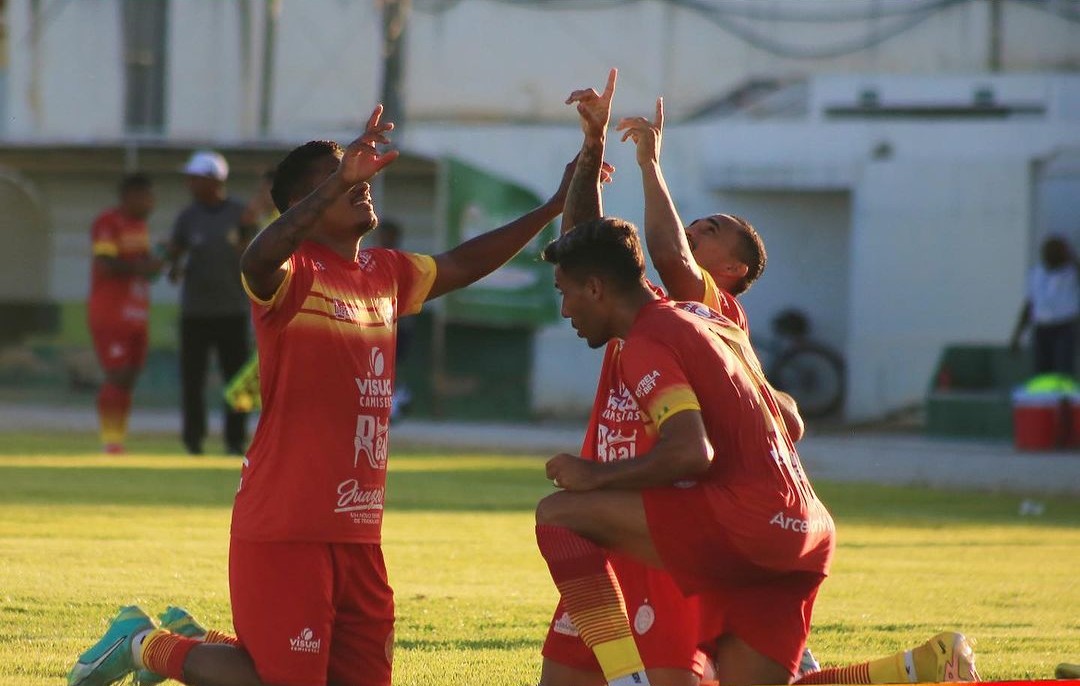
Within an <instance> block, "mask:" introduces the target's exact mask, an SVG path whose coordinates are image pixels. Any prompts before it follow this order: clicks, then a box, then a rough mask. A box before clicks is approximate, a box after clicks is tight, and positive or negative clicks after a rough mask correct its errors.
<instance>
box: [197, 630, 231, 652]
mask: <svg viewBox="0 0 1080 686" xmlns="http://www.w3.org/2000/svg"><path fill="white" fill-rule="evenodd" d="M202 641H203V643H212V644H214V645H227V646H232V647H234V648H239V647H240V639H238V638H237V637H236V636H230V635H229V634H223V633H221V632H220V631H218V630H216V629H210V630H208V631H207V632H206V635H205V636H203V639H202Z"/></svg>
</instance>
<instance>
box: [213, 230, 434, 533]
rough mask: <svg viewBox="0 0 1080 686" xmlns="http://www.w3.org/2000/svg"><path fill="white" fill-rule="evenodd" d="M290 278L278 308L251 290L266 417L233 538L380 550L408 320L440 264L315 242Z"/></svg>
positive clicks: (302, 251) (304, 247)
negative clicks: (397, 357) (344, 252)
mask: <svg viewBox="0 0 1080 686" xmlns="http://www.w3.org/2000/svg"><path fill="white" fill-rule="evenodd" d="M286 268H287V273H286V276H285V280H284V281H283V282H282V284H281V286H280V287H279V288H278V290H277V292H276V293H275V294H274V295H273V296H272V297H271V298H270V300H260V299H259V298H257V297H255V296H254V295H253V294H252V293H251V291H250V289H249V290H248V295H249V297H250V298H251V299H252V300H253V301H254V302H253V305H252V311H253V318H254V322H255V337H256V342H257V344H258V350H259V379H260V385H261V394H262V407H263V409H262V415H261V417H260V419H259V426H258V429H257V430H256V432H255V437H254V439H253V440H252V443H251V447H250V448H249V449H248V452H247V457H246V458H245V460H244V469H243V472H242V475H241V482H240V489H239V490H238V491H237V494H236V502H235V504H234V506H233V520H232V534H233V536H234V537H236V538H239V539H245V540H255V541H307V542H333V543H379V542H380V541H381V536H382V516H383V502H384V497H385V495H384V494H385V488H386V461H387V450H388V437H389V436H388V429H389V426H390V404H391V398H392V397H393V393H394V391H393V385H394V349H395V343H396V338H397V320H398V317H399V316H401V315H406V314H412V313H415V312H418V311H419V310H420V307H421V306H422V305H423V303H424V300H425V299H426V298H427V295H428V293H429V292H430V290H431V285H432V283H433V282H434V279H435V262H434V260H433V259H432V258H431V257H428V256H426V255H415V254H411V253H404V252H399V251H396V250H384V249H381V248H376V249H372V250H363V251H361V252H360V253H359V255H358V256H357V259H356V261H350V260H346V259H344V258H342V257H341V256H340V255H338V254H337V253H335V252H333V251H332V250H330V249H329V248H326V247H324V246H322V245H319V244H318V243H315V242H312V241H305V242H303V243H302V244H301V245H300V247H299V248H298V249H297V250H296V252H295V253H294V254H293V255H292V257H290V258H289V261H288V263H287V264H286ZM246 287H247V286H246V284H245V288H246Z"/></svg>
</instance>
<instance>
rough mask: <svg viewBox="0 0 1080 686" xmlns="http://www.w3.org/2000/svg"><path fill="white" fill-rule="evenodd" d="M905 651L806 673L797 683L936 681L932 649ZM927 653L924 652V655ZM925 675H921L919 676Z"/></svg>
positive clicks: (934, 658) (935, 664) (935, 667)
mask: <svg viewBox="0 0 1080 686" xmlns="http://www.w3.org/2000/svg"><path fill="white" fill-rule="evenodd" d="M922 647H923V646H919V648H914V649H913V650H905V651H903V652H899V653H896V654H894V655H890V656H889V657H883V658H879V659H877V660H871V661H869V662H863V663H860V664H857V665H848V666H846V667H828V668H826V669H822V670H821V671H818V672H812V673H810V674H807V675H806V676H804V677H803V678H801V679H799V680H798V681H796V682H795V683H796V684H904V683H916V682H920V681H933V680H934V675H935V674H936V672H937V662H936V657H935V656H934V653H933V649H932V648H930V649H928V650H922V651H921V650H920V649H921V648H922ZM923 653H925V654H923ZM920 674H921V675H922V676H921V677H920V676H919V675H920Z"/></svg>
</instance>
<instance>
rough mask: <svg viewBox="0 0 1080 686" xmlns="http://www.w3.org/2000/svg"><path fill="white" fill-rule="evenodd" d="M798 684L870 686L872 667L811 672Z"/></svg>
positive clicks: (866, 665) (865, 665)
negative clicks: (860, 685)
mask: <svg viewBox="0 0 1080 686" xmlns="http://www.w3.org/2000/svg"><path fill="white" fill-rule="evenodd" d="M795 683H796V684H869V683H871V682H870V665H869V663H866V662H864V663H862V664H861V665H850V666H848V667H829V668H828V669H822V670H819V671H817V672H811V673H809V674H807V675H806V676H804V677H803V678H801V679H799V680H798V681H796V682H795Z"/></svg>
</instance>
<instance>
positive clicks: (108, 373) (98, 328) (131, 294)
mask: <svg viewBox="0 0 1080 686" xmlns="http://www.w3.org/2000/svg"><path fill="white" fill-rule="evenodd" d="M119 195H120V201H119V204H118V205H117V206H115V207H112V208H109V209H107V210H105V211H104V212H102V213H101V214H99V215H98V216H97V218H96V219H95V220H94V224H93V227H92V228H91V230H90V242H91V253H92V255H93V264H92V266H91V275H90V298H89V300H88V303H87V315H88V324H89V328H90V337H91V338H92V339H93V342H94V352H95V353H96V355H97V359H98V362H99V363H100V364H101V368H102V370H103V371H104V374H105V381H104V382H103V383H102V384H101V388H100V389H99V390H98V396H97V410H98V423H99V426H100V431H101V443H102V447H103V449H104V451H105V452H106V453H114V454H115V453H123V452H124V439H125V438H126V436H127V424H128V417H129V416H130V414H131V394H132V390H133V389H134V387H135V382H136V381H137V380H138V378H139V374H140V373H141V372H142V369H143V365H144V364H145V363H146V349H147V344H148V331H149V323H148V320H149V315H150V281H151V280H152V279H153V278H155V277H156V276H157V275H158V273H159V272H160V271H161V268H162V264H163V262H162V260H161V259H159V258H158V257H156V256H154V255H152V254H151V251H150V232H149V230H148V228H147V225H146V219H147V217H149V216H150V213H151V212H152V211H153V210H154V189H153V184H152V182H151V180H150V177H149V176H147V175H145V174H131V175H129V176H125V177H124V178H123V179H122V180H121V181H120V188H119Z"/></svg>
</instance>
